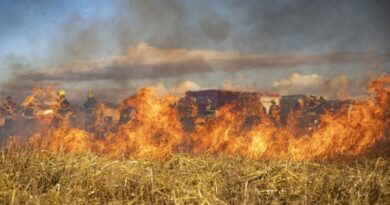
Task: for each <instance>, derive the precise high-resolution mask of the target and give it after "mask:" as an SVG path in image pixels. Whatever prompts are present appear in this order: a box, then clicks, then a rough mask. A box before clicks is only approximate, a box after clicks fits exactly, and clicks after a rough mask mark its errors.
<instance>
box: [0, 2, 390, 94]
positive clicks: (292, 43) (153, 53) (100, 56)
mask: <svg viewBox="0 0 390 205" xmlns="http://www.w3.org/2000/svg"><path fill="white" fill-rule="evenodd" d="M389 5H390V4H389V3H387V2H386V1H385V0H337V1H336V0H329V1H320V0H295V1H290V0H279V1H271V0H243V1H236V0H100V1H95V0H63V1H53V0H35V1H29V0H1V1H0V88H1V89H0V95H1V97H2V98H4V97H5V96H6V95H13V96H15V98H17V99H21V98H23V97H24V96H26V95H28V94H29V93H30V92H31V90H32V88H34V87H35V86H40V85H45V84H55V85H56V86H57V87H58V88H64V89H66V90H67V93H68V95H69V97H70V98H71V99H72V100H75V101H77V100H80V99H84V98H85V93H86V92H88V91H94V92H95V93H96V94H97V96H98V97H100V98H102V99H105V100H109V101H117V100H119V99H121V98H124V97H127V96H129V95H131V94H133V93H134V92H136V90H137V89H139V88H140V87H144V86H152V87H154V88H156V89H159V90H164V91H172V92H173V91H174V92H183V91H185V90H191V89H192V90H195V89H207V88H220V89H235V90H250V91H262V92H265V91H267V92H277V93H280V94H286V95H287V94H296V93H312V94H316V95H325V96H327V97H330V98H345V97H351V96H360V95H363V94H364V87H365V86H366V84H367V83H368V82H369V81H370V79H372V78H373V77H374V76H376V75H378V74H379V73H383V72H387V73H389V72H390V63H389V62H390V41H389V40H388V38H389V36H390V29H389V26H388V21H389V19H390V18H389V17H390V14H389V12H388V11H389V9H390V6H389Z"/></svg>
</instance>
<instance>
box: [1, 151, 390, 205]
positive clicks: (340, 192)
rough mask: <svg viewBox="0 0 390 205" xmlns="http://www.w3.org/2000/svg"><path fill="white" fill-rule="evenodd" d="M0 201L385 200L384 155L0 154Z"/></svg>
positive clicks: (389, 198)
mask: <svg viewBox="0 0 390 205" xmlns="http://www.w3.org/2000/svg"><path fill="white" fill-rule="evenodd" d="M0 156H1V160H0V182H1V185H0V204H107V203H109V204H122V203H127V204H279V203H284V202H289V203H292V204H346V203H350V204H389V203H390V160H389V159H386V158H377V159H364V160H363V159H362V160H352V161H348V162H346V161H333V162H313V161H311V162H310V161H305V162H292V161H265V160H253V159H246V158H242V157H234V156H213V155H203V156H196V157H192V156H188V155H180V154H176V155H173V156H170V157H167V158H164V159H160V160H152V161H151V160H142V159H110V158H107V157H105V156H97V155H94V154H90V153H62V152H59V153H58V152H57V153H49V152H38V151H24V152H19V153H9V152H2V153H1V155H0Z"/></svg>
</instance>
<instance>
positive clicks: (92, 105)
mask: <svg viewBox="0 0 390 205" xmlns="http://www.w3.org/2000/svg"><path fill="white" fill-rule="evenodd" d="M98 106H99V102H98V101H97V99H96V97H95V94H94V93H93V92H88V94H87V101H86V102H85V103H84V104H83V107H84V109H85V127H86V129H87V130H88V131H92V130H93V127H94V125H95V122H96V120H97V113H96V110H97V108H98Z"/></svg>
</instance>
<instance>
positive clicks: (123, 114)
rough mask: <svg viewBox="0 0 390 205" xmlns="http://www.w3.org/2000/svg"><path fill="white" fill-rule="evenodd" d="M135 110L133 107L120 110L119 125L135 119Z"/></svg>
mask: <svg viewBox="0 0 390 205" xmlns="http://www.w3.org/2000/svg"><path fill="white" fill-rule="evenodd" d="M134 115H135V108H134V107H132V106H126V107H124V108H123V109H121V110H120V118H119V124H126V123H128V122H129V121H130V120H132V119H133V118H134Z"/></svg>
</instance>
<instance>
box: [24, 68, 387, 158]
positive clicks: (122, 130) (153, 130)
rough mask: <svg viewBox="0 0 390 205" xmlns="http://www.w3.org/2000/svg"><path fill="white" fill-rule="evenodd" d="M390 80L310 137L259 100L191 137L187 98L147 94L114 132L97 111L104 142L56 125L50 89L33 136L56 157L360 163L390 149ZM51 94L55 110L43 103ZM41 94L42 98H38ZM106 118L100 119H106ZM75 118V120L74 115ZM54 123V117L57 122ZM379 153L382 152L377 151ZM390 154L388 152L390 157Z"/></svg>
mask: <svg viewBox="0 0 390 205" xmlns="http://www.w3.org/2000/svg"><path fill="white" fill-rule="evenodd" d="M389 84H390V77H389V76H388V75H382V76H379V77H377V78H376V79H374V80H373V81H372V82H371V84H370V85H369V87H368V89H369V91H370V92H372V93H373V95H372V97H370V98H368V99H366V100H355V101H354V102H353V106H352V107H346V106H345V107H342V108H340V110H338V111H337V112H331V111H329V110H327V111H326V112H325V114H323V115H321V117H320V125H319V126H318V128H317V129H315V130H314V131H312V132H310V133H309V134H305V135H301V134H300V133H301V132H300V131H299V129H300V128H299V126H298V120H297V119H298V118H299V115H300V114H301V113H299V112H296V113H293V114H291V115H290V117H289V118H288V119H287V121H286V124H284V125H280V124H278V123H274V122H273V121H272V120H271V119H270V117H269V116H268V115H266V114H264V112H263V110H262V107H261V106H260V105H259V104H258V103H257V104H256V103H254V102H251V101H249V102H247V103H246V104H244V105H242V104H240V103H237V102H233V103H229V104H227V105H225V106H223V107H222V108H220V109H218V110H217V111H216V113H215V114H214V116H212V117H205V118H198V119H196V120H195V125H194V129H193V130H192V131H191V132H186V131H185V129H184V128H183V123H182V122H181V117H182V116H181V115H182V113H180V112H178V109H177V102H178V100H179V98H180V96H174V95H170V94H167V95H159V94H157V93H156V92H154V91H153V90H152V89H149V88H144V89H141V90H139V92H138V93H137V94H136V95H135V96H133V97H131V98H128V99H125V100H124V101H123V102H122V103H121V105H120V106H119V108H117V109H116V110H114V111H113V112H116V113H119V112H120V111H119V110H121V109H123V108H125V107H132V108H134V110H136V112H134V113H132V115H133V117H132V118H131V120H130V121H128V122H126V123H123V124H119V125H114V126H111V127H107V126H106V125H105V123H104V117H103V113H105V112H108V110H109V109H110V108H108V107H106V106H104V105H101V106H99V108H98V109H97V111H96V112H97V113H100V114H97V120H96V123H97V125H96V127H98V128H100V129H101V133H103V134H102V137H96V134H93V133H91V132H89V131H87V130H85V129H84V128H82V127H80V126H74V125H72V124H71V123H69V122H71V121H72V120H71V119H68V120H66V121H64V122H61V123H59V124H58V125H56V126H53V125H52V123H48V122H47V117H48V116H51V115H54V114H53V113H55V110H57V109H58V105H57V104H56V103H55V93H54V94H53V92H52V91H51V90H50V89H46V88H45V89H44V88H40V89H36V90H34V92H33V95H32V96H29V97H27V99H26V100H25V102H24V105H26V106H34V108H36V109H37V110H40V111H41V112H42V113H43V115H42V116H43V117H41V118H39V119H40V120H39V122H40V126H39V128H38V129H37V130H36V131H35V132H34V133H33V134H32V135H31V136H30V137H29V140H28V144H29V146H32V147H34V148H39V149H47V150H52V151H57V150H65V151H71V152H73V151H86V150H87V151H92V152H95V153H103V154H107V155H110V156H136V157H144V158H159V157H163V156H166V155H170V154H174V153H178V152H185V153H189V154H193V155H197V154H203V153H213V154H229V155H236V154H237V155H242V156H245V157H250V158H263V159H286V158H289V159H297V160H304V159H330V158H333V157H338V156H344V157H356V156H360V155H363V154H365V153H367V152H369V151H372V149H373V147H374V146H375V145H377V144H378V143H379V144H380V143H383V142H385V143H388V138H389V130H390V112H389V110H390V109H389V108H390V94H389V93H390V92H389ZM42 95H44V96H45V99H44V100H45V102H46V104H49V108H45V109H46V110H45V109H43V108H42V106H40V105H38V104H42V103H38V102H39V99H43V98H42ZM39 96H41V97H39ZM99 116H100V117H99ZM248 116H258V119H257V120H259V123H255V124H251V125H247V123H246V120H247V119H248ZM67 117H68V118H71V117H70V116H67ZM53 118H55V116H54V117H52V118H51V120H53ZM377 151H382V150H379V148H378V150H377ZM386 154H389V153H388V150H387V153H386Z"/></svg>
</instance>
